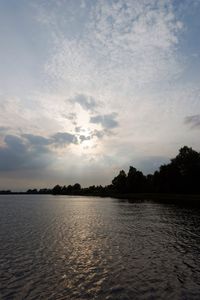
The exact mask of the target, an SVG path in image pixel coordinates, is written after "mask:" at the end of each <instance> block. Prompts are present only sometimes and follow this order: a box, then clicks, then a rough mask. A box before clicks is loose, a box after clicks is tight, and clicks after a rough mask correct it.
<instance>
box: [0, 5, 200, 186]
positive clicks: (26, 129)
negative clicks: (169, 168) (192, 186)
mask: <svg viewBox="0 0 200 300" xmlns="http://www.w3.org/2000/svg"><path fill="white" fill-rule="evenodd" d="M0 8H1V9H0V17H1V18H0V19H1V24H0V25H1V28H7V29H6V30H7V31H6V32H5V31H3V30H2V29H1V30H0V36H1V41H2V43H1V44H2V49H1V55H0V63H1V70H0V81H1V86H0V176H1V177H2V178H4V177H5V176H7V177H9V178H11V179H10V180H11V181H10V182H9V184H12V182H15V180H16V178H18V181H17V182H18V183H17V184H18V188H19V189H20V188H25V187H26V186H33V185H34V182H35V184H36V185H37V186H38V181H36V180H35V178H36V176H38V175H36V174H38V171H39V170H40V172H41V173H42V174H43V175H42V176H43V177H42V178H41V180H40V183H41V186H39V187H42V186H43V182H44V184H45V185H48V184H49V185H52V184H54V183H56V182H57V181H59V182H58V183H60V184H68V183H74V181H79V182H80V183H81V184H82V185H90V184H96V183H97V184H107V183H109V182H110V178H112V177H113V174H114V173H116V171H118V170H119V169H121V168H128V166H129V165H134V166H135V167H137V168H141V170H142V171H143V172H146V173H147V172H153V171H155V169H156V168H157V167H158V166H159V165H160V164H161V163H164V162H166V161H168V160H169V159H170V158H171V157H173V156H174V154H175V153H177V149H179V148H180V147H181V146H183V145H185V144H186V145H189V146H192V147H194V148H196V149H198V148H199V146H200V145H199V144H198V143H199V142H198V141H197V139H196V134H197V133H198V130H199V128H200V126H199V111H200V89H199V84H198V83H199V75H200V73H199V69H200V68H199V53H200V45H199V43H198V41H197V40H198V34H199V28H198V22H199V21H198V18H199V12H200V3H199V1H196V0H192V1H188V0H183V1H172V0H163V1H159V0H153V1H152V0H141V1H136V0H109V1H108V0H102V1H95V0H94V1H91V0H77V1H72V0H68V1H65V0H61V1H52V0H50V1H37V0H36V1H28V2H27V1H24V0H19V1H18V3H17V6H16V10H15V11H14V12H13V11H11V9H12V8H11V7H10V6H9V3H7V2H5V1H3V2H2V3H1V4H0ZM11 20H12V22H11ZM22 28H23V30H22ZM7 49H12V51H11V50H9V51H8V50H7ZM191 129H195V130H191ZM183 132H184V135H183V134H182V133H183ZM5 174H6V175H5ZM85 174H87V176H85ZM83 175H84V176H83ZM20 178H21V183H20ZM26 178H28V179H26ZM44 178H45V179H44ZM12 180H13V181H12ZM38 180H39V178H38ZM66 180H67V182H66ZM2 184H3V186H2V188H6V186H5V183H4V182H3V181H2Z"/></svg>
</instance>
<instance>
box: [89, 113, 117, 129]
mask: <svg viewBox="0 0 200 300" xmlns="http://www.w3.org/2000/svg"><path fill="white" fill-rule="evenodd" d="M116 116H117V114H116V113H111V114H107V115H97V116H94V117H91V118H90V123H93V124H101V126H102V127H103V128H106V129H113V128H116V127H118V126H119V123H118V122H117V121H116V120H115V118H116Z"/></svg>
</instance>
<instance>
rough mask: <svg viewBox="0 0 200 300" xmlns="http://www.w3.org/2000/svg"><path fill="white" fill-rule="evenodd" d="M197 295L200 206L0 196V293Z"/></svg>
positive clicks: (39, 295)
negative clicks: (199, 207)
mask: <svg viewBox="0 0 200 300" xmlns="http://www.w3.org/2000/svg"><path fill="white" fill-rule="evenodd" d="M1 298H2V299H70V300H71V299H72V300H73V299H102V300H105V299H113V300H117V299H123V300H125V299H170V300H171V299H198V300H199V299H200V211H199V209H194V208H189V207H185V208H184V207H178V206H175V205H167V204H165V205H164V204H158V203H151V202H143V203H129V202H128V201H120V200H117V199H110V198H105V199H101V198H93V197H90V198H89V197H69V196H58V197H57V196H40V195H33V196H31V195H16V196H13V195H9V196H8V195H6V196H0V299H1Z"/></svg>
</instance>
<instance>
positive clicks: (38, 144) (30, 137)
mask: <svg viewBox="0 0 200 300" xmlns="http://www.w3.org/2000/svg"><path fill="white" fill-rule="evenodd" d="M22 137H24V138H25V139H26V140H27V141H28V142H29V144H30V145H31V146H33V147H35V148H40V149H42V148H43V149H46V146H48V145H50V144H51V140H50V139H49V138H46V137H43V136H40V135H34V134H23V135H22Z"/></svg>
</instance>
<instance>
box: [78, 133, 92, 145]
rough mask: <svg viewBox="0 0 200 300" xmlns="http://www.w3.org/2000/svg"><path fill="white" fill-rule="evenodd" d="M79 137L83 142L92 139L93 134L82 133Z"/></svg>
mask: <svg viewBox="0 0 200 300" xmlns="http://www.w3.org/2000/svg"><path fill="white" fill-rule="evenodd" d="M79 139H80V141H81V143H82V142H84V141H89V140H91V136H85V135H80V136H79Z"/></svg>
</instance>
